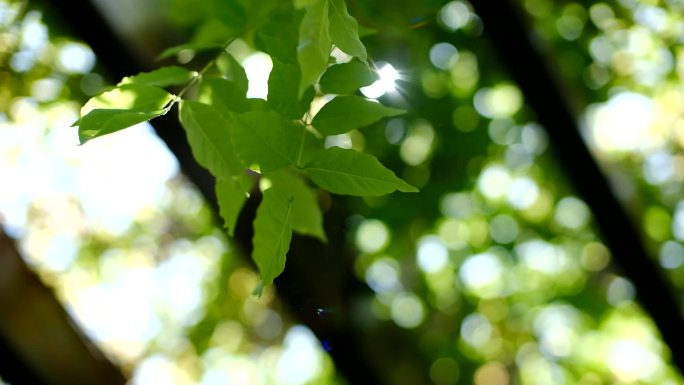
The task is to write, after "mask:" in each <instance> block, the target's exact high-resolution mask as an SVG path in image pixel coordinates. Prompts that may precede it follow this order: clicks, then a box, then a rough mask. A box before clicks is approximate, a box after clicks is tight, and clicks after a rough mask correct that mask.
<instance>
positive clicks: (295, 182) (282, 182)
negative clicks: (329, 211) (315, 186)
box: [267, 169, 327, 242]
mask: <svg viewBox="0 0 684 385" xmlns="http://www.w3.org/2000/svg"><path fill="white" fill-rule="evenodd" d="M267 178H268V179H270V180H271V182H272V183H273V185H274V186H277V187H280V188H282V189H285V190H287V191H289V192H290V193H292V196H293V201H292V229H293V230H294V231H295V232H297V233H300V234H305V235H311V236H314V237H316V238H318V239H320V240H321V241H323V242H327V238H326V237H325V231H324V230H323V214H322V213H321V208H320V207H319V206H318V199H317V197H316V193H315V192H314V191H313V190H312V189H311V188H310V187H309V186H307V185H306V183H304V181H303V180H302V178H300V177H299V176H298V175H297V174H296V173H294V172H293V171H292V170H289V169H280V170H278V171H276V172H274V173H271V174H268V175H267Z"/></svg>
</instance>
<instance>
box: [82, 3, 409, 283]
mask: <svg viewBox="0 0 684 385" xmlns="http://www.w3.org/2000/svg"><path fill="white" fill-rule="evenodd" d="M234 5H235V7H237V8H235V9H238V10H240V11H239V12H237V13H236V14H239V15H248V16H250V15H259V16H258V17H254V20H250V21H248V22H247V23H246V24H245V26H249V28H250V29H251V30H250V32H253V36H254V42H255V45H256V48H258V49H259V50H261V51H263V52H265V53H267V54H268V55H269V56H270V57H271V60H272V62H273V68H272V71H271V73H270V75H269V79H268V98H267V100H265V101H264V100H262V99H250V98H247V96H246V95H247V90H248V86H249V82H248V80H247V76H246V75H245V71H244V69H243V68H242V66H241V65H240V63H239V62H238V61H237V60H236V59H235V58H234V57H233V56H231V55H230V54H229V53H228V52H227V51H226V50H225V47H227V45H228V44H230V42H232V41H234V40H235V39H237V38H240V37H241V36H242V35H244V34H245V33H246V31H247V28H243V29H241V30H239V31H234V32H233V34H232V35H230V36H229V37H228V39H227V41H228V43H227V44H226V45H225V46H224V48H223V49H221V50H220V51H219V54H218V55H217V56H216V57H215V59H214V60H213V61H211V62H210V63H208V64H207V66H205V68H204V69H203V70H202V71H201V72H194V71H191V70H188V69H185V68H182V67H178V66H169V67H162V68H159V69H157V70H155V71H152V72H146V73H140V74H138V75H135V76H130V77H126V78H124V79H123V80H122V81H121V82H120V83H119V84H118V85H117V86H116V87H115V88H114V89H112V90H110V91H107V92H105V93H103V94H101V95H98V96H96V97H94V98H92V99H91V100H90V101H88V102H87V103H86V104H85V106H84V107H83V109H82V111H81V112H82V117H81V118H80V119H79V120H78V121H77V122H76V123H74V125H78V126H79V138H80V141H81V143H82V144H83V143H86V142H87V141H89V140H91V139H94V138H97V137H100V136H103V135H107V134H111V133H113V132H116V131H119V130H122V129H125V128H127V127H130V126H132V125H135V124H138V123H141V122H145V121H148V120H150V119H152V118H155V117H157V116H161V115H164V114H166V113H168V112H169V111H170V109H171V108H172V107H173V106H174V105H176V104H177V105H178V117H179V121H180V123H181V125H182V126H183V128H184V129H185V132H186V135H187V139H188V143H189V144H190V146H191V148H192V152H193V155H194V157H195V158H196V160H197V162H198V163H199V164H201V165H202V166H203V167H205V168H206V169H208V170H209V171H210V172H211V173H212V174H213V175H214V176H215V177H216V195H217V198H218V203H219V207H220V214H221V216H222V217H223V219H224V221H225V227H226V228H227V229H228V232H229V233H230V234H231V235H232V232H233V231H234V227H235V224H236V222H237V218H238V215H239V213H240V211H241V209H242V207H243V205H244V203H245V201H246V200H247V199H248V197H249V196H250V193H251V192H252V191H253V188H254V185H255V183H254V182H255V178H254V175H257V176H258V177H259V178H260V179H261V183H259V185H260V186H261V188H262V190H263V199H262V202H261V203H260V206H259V208H258V210H257V214H256V218H255V220H254V238H253V244H254V251H253V259H254V261H255V262H256V264H257V267H258V268H259V271H260V274H261V279H262V283H261V285H260V287H259V288H258V291H259V292H260V290H261V289H262V288H263V287H264V286H266V285H269V284H270V283H271V282H272V281H273V279H274V278H275V277H277V276H278V275H279V274H280V273H281V272H282V271H283V269H284V267H285V256H286V254H287V251H288V249H289V245H290V241H291V238H292V232H293V231H294V232H298V233H301V234H307V235H311V236H314V237H317V238H319V239H321V240H322V241H326V237H325V232H324V230H323V220H322V213H321V209H320V207H319V205H318V200H317V193H316V189H317V188H320V189H324V190H327V191H329V192H331V193H334V194H348V195H356V196H370V195H382V194H388V193H391V192H393V191H395V190H399V191H403V192H413V191H417V190H416V189H415V188H414V187H412V186H411V185H409V184H407V183H406V182H404V181H403V180H402V179H400V178H398V177H397V176H396V175H395V174H394V173H393V172H392V171H391V170H389V169H387V168H385V167H384V166H383V165H382V164H381V163H380V162H379V161H378V160H377V159H376V158H375V157H374V156H372V155H370V154H364V153H360V152H357V151H355V150H351V149H343V148H338V147H332V148H326V147H325V146H324V145H323V143H324V139H325V137H326V136H329V135H340V134H344V133H347V132H349V131H351V130H355V129H360V128H363V127H365V126H368V125H370V124H372V123H375V122H377V121H379V120H380V119H382V118H384V117H389V116H395V115H398V114H401V113H403V111H402V110H398V109H394V108H390V107H386V106H384V105H382V104H380V103H378V102H376V101H372V100H368V99H366V98H363V97H361V96H358V95H356V93H357V91H358V89H359V88H360V87H363V86H365V85H368V84H371V83H372V82H373V81H375V80H376V79H377V75H376V74H375V73H374V72H373V71H372V70H371V69H370V66H369V64H368V55H367V52H366V48H365V47H364V45H363V43H362V42H361V40H360V39H359V34H358V24H357V22H356V20H355V19H354V18H353V17H352V16H351V15H349V13H348V11H347V7H346V4H345V2H344V0H308V1H302V0H299V1H295V2H294V4H290V5H289V6H287V7H284V6H280V7H277V8H270V12H273V13H277V15H270V17H263V16H264V13H263V12H256V11H255V10H254V9H250V7H248V6H247V5H244V4H243V5H241V4H240V3H235V4H234ZM231 9H233V8H231ZM208 46H210V44H209V45H208V44H207V43H206V42H203V43H201V44H199V45H197V47H195V46H193V44H184V45H183V46H181V47H180V48H178V47H172V48H170V49H168V50H167V51H165V53H164V54H163V55H164V56H168V55H173V54H174V53H175V52H178V51H179V50H182V49H192V48H193V47H195V48H197V49H203V48H206V47H208ZM211 46H212V47H214V45H211ZM334 47H337V48H338V49H340V50H342V51H343V52H345V53H346V54H348V55H350V56H352V57H353V58H354V59H353V60H352V61H350V62H347V63H339V64H331V57H330V54H331V51H332V50H333V48H334ZM210 68H215V69H216V71H214V72H216V73H217V75H209V71H208V70H209V69H210ZM171 86H183V88H182V90H181V91H180V92H179V93H178V94H177V95H174V94H172V93H171V92H169V91H167V90H166V89H165V88H168V87H171ZM191 87H195V88H194V89H197V93H196V97H194V98H188V97H185V93H186V91H187V90H188V89H190V88H191ZM322 94H335V96H334V97H333V98H332V100H330V101H329V102H328V103H327V104H325V105H324V106H323V107H322V108H321V109H320V110H319V111H318V112H317V113H315V114H313V113H312V112H311V104H312V100H314V98H315V97H316V96H317V95H319V96H320V95H322Z"/></svg>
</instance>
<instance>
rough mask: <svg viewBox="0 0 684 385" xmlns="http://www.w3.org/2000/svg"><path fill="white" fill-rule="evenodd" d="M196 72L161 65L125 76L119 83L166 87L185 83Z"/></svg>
mask: <svg viewBox="0 0 684 385" xmlns="http://www.w3.org/2000/svg"><path fill="white" fill-rule="evenodd" d="M195 76H197V73H196V72H194V71H190V70H188V69H185V68H183V67H178V66H169V67H162V68H159V69H157V70H154V71H151V72H141V73H139V74H137V75H135V76H130V77H125V78H123V80H122V81H121V83H120V84H127V83H136V84H145V85H148V86H157V87H167V86H174V85H181V84H185V83H187V82H188V81H190V79H192V78H193V77H195Z"/></svg>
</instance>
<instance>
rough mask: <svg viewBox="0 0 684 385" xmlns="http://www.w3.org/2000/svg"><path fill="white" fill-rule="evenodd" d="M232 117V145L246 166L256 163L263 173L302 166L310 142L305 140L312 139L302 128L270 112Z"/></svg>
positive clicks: (249, 113)
mask: <svg viewBox="0 0 684 385" xmlns="http://www.w3.org/2000/svg"><path fill="white" fill-rule="evenodd" d="M235 117H236V118H235V119H236V125H235V129H234V130H233V143H234V145H235V149H236V151H237V153H238V155H239V156H240V158H241V159H242V161H243V162H244V163H245V165H247V166H251V165H253V164H256V165H258V166H259V169H260V171H261V172H262V173H266V172H270V171H274V170H277V169H279V168H281V167H285V166H288V165H299V166H301V165H302V164H303V163H302V162H303V159H305V152H304V150H305V149H306V144H307V143H310V139H307V137H309V136H313V135H312V134H311V133H310V132H308V131H307V130H306V129H305V127H304V126H303V125H301V124H300V123H298V122H293V121H290V120H286V119H284V118H283V117H282V116H280V115H279V114H278V113H276V112H272V111H254V112H247V113H244V114H236V115H235Z"/></svg>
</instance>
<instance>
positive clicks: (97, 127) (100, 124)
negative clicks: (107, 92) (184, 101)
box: [74, 109, 168, 144]
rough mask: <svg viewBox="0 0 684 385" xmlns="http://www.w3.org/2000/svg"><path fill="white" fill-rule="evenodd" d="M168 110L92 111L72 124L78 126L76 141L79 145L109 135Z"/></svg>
mask: <svg viewBox="0 0 684 385" xmlns="http://www.w3.org/2000/svg"><path fill="white" fill-rule="evenodd" d="M167 111H168V110H157V111H150V112H139V111H131V110H115V109H94V110H92V111H90V112H89V113H87V114H86V115H85V116H84V117H82V118H81V119H80V120H79V121H77V122H76V123H74V125H78V140H79V141H80V143H81V144H84V143H85V142H87V141H89V140H90V139H94V138H97V137H99V136H103V135H107V134H111V133H113V132H116V131H119V130H122V129H124V128H127V127H131V126H134V125H136V124H138V123H142V122H145V121H148V120H150V119H152V118H156V117H157V116H160V115H163V114H165V113H166V112H167Z"/></svg>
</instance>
